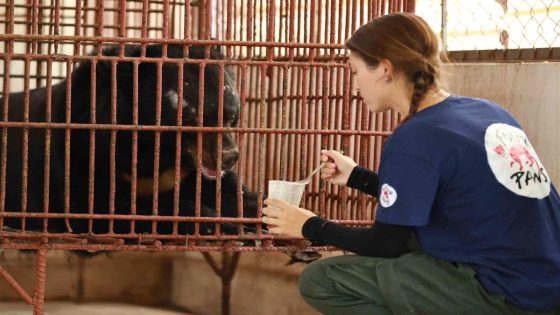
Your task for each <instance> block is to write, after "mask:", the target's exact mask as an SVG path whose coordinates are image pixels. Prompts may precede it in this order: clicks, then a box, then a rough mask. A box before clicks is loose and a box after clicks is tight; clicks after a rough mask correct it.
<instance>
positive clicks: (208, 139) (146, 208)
mask: <svg viewBox="0 0 560 315" xmlns="http://www.w3.org/2000/svg"><path fill="white" fill-rule="evenodd" d="M118 52H119V50H118V46H113V47H108V48H105V49H104V50H103V55H105V56H116V55H118ZM140 52H141V50H140V47H139V46H134V45H130V46H126V49H125V55H126V56H131V57H139V56H140ZM161 54H162V46H161V45H150V46H147V50H146V57H160V56H161ZM167 56H168V58H183V46H179V45H169V46H168V52H167ZM189 57H190V58H195V59H202V58H204V48H203V47H200V46H190V47H189ZM210 58H211V59H223V55H222V53H221V52H220V51H219V50H218V49H217V48H215V47H213V48H211V49H210ZM111 67H112V65H111V62H110V61H98V62H97V64H96V67H95V69H96V88H95V91H96V100H95V101H96V116H95V122H96V123H97V124H110V123H111V111H112V107H111V99H112V96H111V93H112V90H111V81H112V78H111ZM92 69H93V67H92V63H91V62H89V61H87V62H80V63H78V64H77V65H76V66H75V68H74V71H73V73H72V76H71V80H72V89H71V118H70V119H71V122H73V123H85V124H89V123H91V121H92V120H91V116H90V112H91V109H90V102H91V94H90V90H91V71H92ZM116 70H117V81H116V83H117V87H118V90H117V95H116V103H117V104H116V107H117V112H116V120H117V123H118V124H122V125H131V124H133V105H132V104H133V64H132V63H131V62H119V63H118V66H117V69H116ZM177 71H178V67H177V65H175V64H171V63H163V76H162V82H161V85H162V98H161V100H162V101H161V102H162V103H161V125H170V126H174V125H176V124H177V121H176V119H177V118H176V117H177V109H176V108H175V107H174V106H173V104H172V103H173V102H174V92H170V91H177V89H178V86H177V84H178V72H177ZM204 76H205V82H204V83H205V84H204V91H205V93H204V120H203V123H204V126H217V125H218V91H219V90H218V89H219V88H220V87H219V82H218V78H219V66H218V65H211V64H208V65H206V68H205V72H204ZM138 80H139V88H138V94H139V95H138V100H139V107H138V119H139V124H140V125H154V124H155V123H156V98H157V95H156V87H157V66H156V63H153V62H142V63H140V64H139V69H138ZM183 80H184V101H185V102H186V104H187V105H186V107H185V108H183V120H182V124H183V125H193V126H196V125H197V116H198V113H197V110H198V99H199V95H198V88H199V65H198V64H185V66H184V75H183ZM224 87H225V88H224V100H223V104H224V106H223V125H224V126H225V127H228V126H236V125H237V122H238V116H239V110H240V101H239V96H238V94H237V92H236V91H235V82H234V77H233V73H232V71H231V70H230V69H228V68H227V67H226V69H225V73H224ZM46 96H47V90H46V88H45V87H43V88H38V89H35V90H32V91H30V102H29V103H30V113H29V120H30V121H33V122H44V121H45V120H46V118H45V117H46V116H45V112H46ZM66 97H67V93H66V81H63V82H60V83H58V84H56V85H54V86H53V87H52V117H51V121H52V122H57V123H60V122H65V121H66V108H65V106H66ZM175 100H176V99H175ZM2 102H3V100H1V99H0V104H2ZM178 103H179V105H178V106H182V104H181V103H182V102H178ZM23 104H24V93H12V94H10V95H9V117H8V120H9V121H23V120H24V119H23V112H24V110H23V108H24V107H23ZM193 109H194V111H193ZM22 130H23V129H21V128H9V129H8V146H7V156H8V161H7V176H6V182H7V185H6V204H5V209H6V211H11V212H21V211H22V156H23V153H22V143H23V142H22V139H23V131H22ZM70 134H71V141H70V161H71V163H70V205H69V206H70V207H69V208H70V212H71V213H88V198H89V192H88V181H89V167H88V165H89V158H90V157H89V155H90V150H89V148H90V130H88V129H73V130H72V131H71V132H70ZM45 135H46V130H45V129H41V128H31V129H29V161H28V173H27V178H28V188H27V200H26V203H27V206H26V208H27V209H26V211H27V212H43V209H44V203H45V200H43V199H44V198H43V192H44V178H45V176H44V175H45V174H44V159H45ZM176 136H177V133H176V132H162V133H161V145H160V156H159V171H160V173H162V172H164V171H166V170H173V169H174V167H175V151H176V149H175V147H176ZM64 141H65V130H64V129H52V131H51V140H50V151H51V152H50V153H51V155H50V184H49V186H50V191H49V200H48V212H49V213H63V212H64V207H65V203H64V202H65V195H64V167H65V164H64V163H65V143H64ZM110 142H111V131H109V130H97V131H96V132H95V175H94V179H95V191H94V196H95V199H94V213H96V214H108V213H109V200H110ZM196 144H197V136H196V134H195V133H183V134H182V145H181V146H182V149H181V150H182V151H181V152H182V155H181V169H182V170H184V171H186V173H187V174H186V176H185V177H184V178H183V180H182V181H181V186H180V207H179V209H180V213H179V214H180V215H181V216H194V215H195V207H194V200H195V179H196V163H195V157H196ZM216 144H217V134H216V133H205V134H204V139H203V165H204V166H205V167H206V168H207V169H215V168H216V161H217V158H216V156H217V154H216V147H217V145H216ZM154 149H155V132H153V131H140V132H138V155H137V159H138V166H137V171H138V177H139V178H153V172H154ZM0 150H1V147H0ZM223 150H224V153H223V155H222V169H223V170H227V171H226V172H225V174H224V175H223V177H222V186H221V202H222V216H227V217H233V216H237V209H236V207H237V193H236V192H237V174H236V173H235V172H234V171H233V170H231V168H232V167H233V166H234V165H235V164H236V162H237V160H238V154H237V145H236V143H235V141H234V137H233V135H232V134H228V133H224V134H223ZM131 161H132V132H131V131H118V132H117V133H116V156H115V176H116V182H115V185H116V189H115V204H114V209H115V213H116V214H130V213H131V183H130V177H129V176H130V174H131V170H132V168H131V167H132V164H131ZM210 173H211V171H210ZM201 191H202V199H201V203H202V215H203V216H215V203H216V182H215V180H214V179H212V178H210V177H207V176H203V178H202V187H201ZM243 191H244V195H243V199H244V216H245V217H256V212H257V203H256V201H257V195H256V194H255V193H253V192H249V191H247V189H245V188H243ZM152 203H153V196H151V195H149V194H148V195H145V194H144V195H142V194H140V195H139V196H137V200H136V204H137V214H138V215H151V214H152ZM158 211H159V215H165V216H169V215H172V214H173V189H171V190H168V191H165V192H160V193H159V194H158ZM25 221H26V229H28V230H42V229H43V219H29V218H28V219H26V220H25ZM135 224H136V226H135V232H136V233H138V234H141V233H155V232H157V233H159V234H170V233H171V232H172V226H173V225H172V223H171V222H159V223H158V224H157V231H152V222H150V221H136V223H135ZM4 225H7V226H10V227H12V228H16V229H20V228H22V220H21V219H20V218H4ZM130 225H131V224H130V221H128V220H115V221H114V232H115V233H117V234H122V233H129V232H131V231H130ZM204 226H206V227H213V226H214V224H208V225H203V227H204ZM70 228H71V231H72V232H73V233H89V232H90V231H89V228H88V220H81V219H72V220H70ZM192 229H193V225H192V224H187V223H181V224H179V233H180V234H187V233H191V232H192ZM205 229H206V228H203V231H202V232H205V231H204V230H205ZM48 230H49V231H50V232H69V231H68V228H67V225H66V224H65V221H64V220H62V219H49V220H48ZM234 231H235V229H233V231H230V232H231V233H233V232H234ZM91 232H93V233H94V234H103V233H108V232H109V221H108V220H94V221H93V228H92V231H91ZM206 232H209V231H206Z"/></svg>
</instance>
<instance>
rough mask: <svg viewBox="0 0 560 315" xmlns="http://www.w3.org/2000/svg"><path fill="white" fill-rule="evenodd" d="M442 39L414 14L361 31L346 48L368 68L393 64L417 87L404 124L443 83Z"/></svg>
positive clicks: (391, 16) (386, 17) (388, 18)
mask: <svg viewBox="0 0 560 315" xmlns="http://www.w3.org/2000/svg"><path fill="white" fill-rule="evenodd" d="M438 43H439V42H438V37H437V35H436V34H435V33H434V31H432V29H431V28H430V27H429V25H428V24H427V23H426V21H424V20H423V19H422V18H420V17H419V16H417V15H415V14H412V13H393V14H389V15H384V16H382V17H379V18H377V19H375V20H373V21H371V22H369V23H367V24H365V25H363V26H362V27H360V28H359V29H358V30H357V31H356V32H354V34H353V35H352V37H350V39H349V40H348V41H347V42H346V47H347V48H348V49H350V50H351V51H352V52H354V53H356V54H357V55H358V56H360V57H361V58H362V59H363V60H364V61H365V62H366V64H368V65H369V66H372V67H377V66H378V65H379V62H380V61H381V60H382V59H387V60H389V61H391V63H392V64H393V67H394V68H395V70H396V71H399V72H401V73H403V74H404V75H406V78H407V79H408V80H409V81H410V82H411V83H412V84H413V86H414V90H413V93H412V96H411V102H410V103H411V104H410V112H409V113H408V116H407V117H406V118H405V119H404V121H403V122H405V121H407V120H408V119H410V117H411V116H412V115H414V114H415V113H416V112H417V110H418V105H419V104H420V102H421V101H422V100H423V99H424V97H425V96H426V94H427V93H428V91H430V90H432V89H434V88H437V87H438V86H439V85H440V80H441V63H442V59H443V60H447V59H446V57H445V55H444V54H442V53H440V51H439V44H438Z"/></svg>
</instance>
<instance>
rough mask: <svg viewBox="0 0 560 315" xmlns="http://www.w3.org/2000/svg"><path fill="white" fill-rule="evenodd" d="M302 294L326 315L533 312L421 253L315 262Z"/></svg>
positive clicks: (462, 269)
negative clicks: (397, 256) (514, 304)
mask: <svg viewBox="0 0 560 315" xmlns="http://www.w3.org/2000/svg"><path fill="white" fill-rule="evenodd" d="M299 289H300V293H301V295H302V296H303V298H304V299H305V301H307V303H308V304H309V305H311V306H312V307H313V308H315V309H316V310H318V311H319V312H321V313H323V314H327V315H346V314H348V315H362V314H364V315H365V314H372V315H385V314H396V315H401V314H426V315H440V314H441V315H455V314H461V315H466V314H473V315H493V314H504V315H506V314H508V315H509V314H551V315H552V314H555V315H556V314H558V312H531V311H526V310H522V309H520V308H518V307H515V306H513V305H510V304H507V303H506V302H505V299H504V298H503V297H501V296H498V295H495V294H490V293H488V292H486V291H485V290H484V289H483V288H482V286H481V285H480V283H479V282H478V280H477V279H476V278H475V271H474V270H473V269H472V268H471V267H469V266H467V265H465V264H457V263H449V262H446V261H443V260H440V259H437V258H434V257H431V256H428V255H426V254H424V253H422V252H412V253H408V254H405V255H403V256H401V257H399V258H393V259H390V258H377V257H365V256H358V255H348V256H337V257H331V258H327V259H323V260H319V261H316V262H314V263H312V264H310V265H309V266H307V267H306V268H305V269H304V270H303V272H302V274H301V275H300V283H299Z"/></svg>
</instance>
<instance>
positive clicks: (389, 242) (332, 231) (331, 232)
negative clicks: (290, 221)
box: [302, 217, 413, 258]
mask: <svg viewBox="0 0 560 315" xmlns="http://www.w3.org/2000/svg"><path fill="white" fill-rule="evenodd" d="M412 230H413V227H409V226H401V225H392V224H385V223H381V222H375V223H374V224H373V226H372V227H370V228H359V227H349V226H344V225H340V224H336V223H334V222H331V221H328V220H325V219H323V218H320V217H311V218H309V219H308V220H307V221H305V223H304V224H303V227H302V233H303V236H304V237H306V238H307V239H309V240H311V241H313V242H318V243H321V244H324V245H331V246H335V247H337V248H340V249H343V250H347V251H350V252H353V253H356V254H358V255H363V256H372V257H387V258H392V257H399V256H400V255H402V254H404V253H406V252H408V248H407V244H408V239H409V238H410V233H411V232H412Z"/></svg>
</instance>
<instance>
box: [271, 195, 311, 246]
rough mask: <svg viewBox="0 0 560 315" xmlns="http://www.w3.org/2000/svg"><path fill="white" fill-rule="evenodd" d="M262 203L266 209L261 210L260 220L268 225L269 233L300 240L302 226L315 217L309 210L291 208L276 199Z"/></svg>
mask: <svg viewBox="0 0 560 315" xmlns="http://www.w3.org/2000/svg"><path fill="white" fill-rule="evenodd" d="M264 203H265V204H266V205H267V206H268V207H266V208H263V209H262V212H263V214H264V215H265V216H264V217H263V219H262V220H263V223H266V225H268V231H269V232H271V233H275V234H283V235H287V236H291V237H300V238H302V237H303V235H302V234H301V229H302V227H303V224H304V223H305V221H307V219H309V218H311V217H314V216H316V214H315V213H313V212H311V211H309V210H306V209H302V208H299V207H296V206H292V205H290V204H288V203H286V202H284V201H281V200H278V199H272V198H268V199H266V200H265V201H264Z"/></svg>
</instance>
